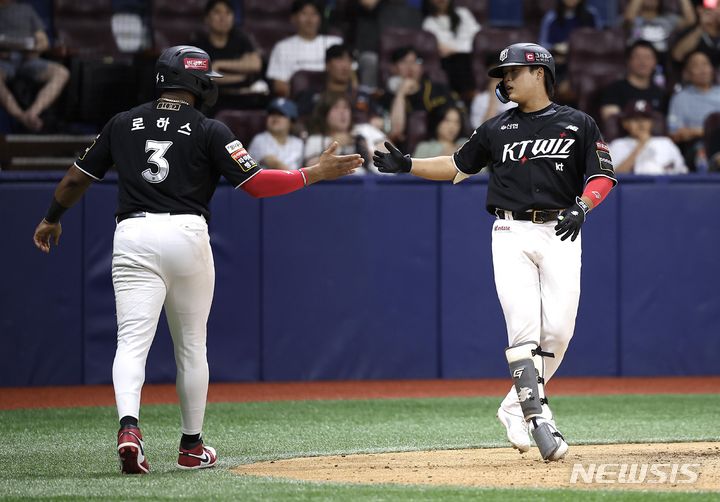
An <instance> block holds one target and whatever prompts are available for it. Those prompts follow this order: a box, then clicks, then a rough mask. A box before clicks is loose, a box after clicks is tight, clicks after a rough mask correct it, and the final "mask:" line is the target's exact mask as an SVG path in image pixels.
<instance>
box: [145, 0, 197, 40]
mask: <svg viewBox="0 0 720 502" xmlns="http://www.w3.org/2000/svg"><path fill="white" fill-rule="evenodd" d="M206 3H207V0H183V1H181V2H179V1H178V0H153V2H152V11H151V24H152V30H153V40H154V43H155V47H156V48H157V49H160V50H162V49H166V48H168V47H172V46H173V45H184V44H190V43H191V42H192V37H193V36H194V35H195V33H197V32H198V31H200V30H201V29H202V27H203V17H204V10H205V4H206Z"/></svg>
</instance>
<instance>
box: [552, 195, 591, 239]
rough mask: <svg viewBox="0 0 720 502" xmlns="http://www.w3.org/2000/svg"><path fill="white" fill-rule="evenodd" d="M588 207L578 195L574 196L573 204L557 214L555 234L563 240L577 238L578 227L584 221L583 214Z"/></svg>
mask: <svg viewBox="0 0 720 502" xmlns="http://www.w3.org/2000/svg"><path fill="white" fill-rule="evenodd" d="M588 211H590V207H589V206H588V205H587V204H586V203H585V201H584V200H582V199H581V198H580V197H575V204H573V205H572V206H571V207H569V208H567V209H566V210H565V211H563V212H562V213H560V215H558V224H557V225H555V230H556V231H555V235H560V236H561V237H560V240H561V241H564V240H565V239H567V238H568V237H570V240H571V241H574V240H575V239H577V236H578V235H579V234H580V227H581V226H582V224H583V223H585V215H586V214H587V212H588Z"/></svg>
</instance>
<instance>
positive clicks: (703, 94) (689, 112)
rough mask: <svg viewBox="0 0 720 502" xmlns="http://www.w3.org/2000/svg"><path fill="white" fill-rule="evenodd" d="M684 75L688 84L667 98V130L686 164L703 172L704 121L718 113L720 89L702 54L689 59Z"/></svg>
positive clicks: (704, 164) (709, 65) (705, 160)
mask: <svg viewBox="0 0 720 502" xmlns="http://www.w3.org/2000/svg"><path fill="white" fill-rule="evenodd" d="M683 75H685V76H686V78H687V85H684V86H683V88H682V89H681V90H680V91H678V92H676V93H675V94H674V95H673V96H672V98H670V109H669V111H668V130H669V131H670V137H671V138H672V139H673V140H674V141H675V143H677V144H678V145H679V146H680V149H681V150H682V151H683V155H684V156H685V161H686V163H687V164H688V165H689V166H691V168H692V169H694V170H698V171H704V170H706V169H707V157H706V153H705V150H704V147H703V143H702V138H703V133H704V130H703V122H704V121H705V118H706V117H707V116H708V115H709V114H711V113H713V112H717V111H720V86H718V85H716V84H715V69H714V68H713V66H712V63H711V62H710V57H709V56H708V55H707V54H706V53H705V52H704V51H700V50H698V51H695V52H693V53H691V54H690V55H689V56H688V58H687V62H686V63H685V70H684V72H683Z"/></svg>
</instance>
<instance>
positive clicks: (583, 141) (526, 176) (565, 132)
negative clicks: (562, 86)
mask: <svg viewBox="0 0 720 502" xmlns="http://www.w3.org/2000/svg"><path fill="white" fill-rule="evenodd" d="M453 161H454V162H455V167H456V168H457V169H458V170H459V171H461V172H463V173H465V174H476V173H478V172H479V171H480V169H482V168H483V167H485V166H488V169H489V171H490V180H489V182H488V195H487V209H488V211H490V213H493V214H494V212H495V209H506V210H510V211H527V210H528V209H564V208H567V207H570V206H572V205H573V204H574V203H575V197H576V196H579V195H581V194H582V191H583V188H584V186H585V182H586V181H587V180H589V179H590V178H594V177H597V176H604V177H606V178H609V179H610V180H612V181H613V184H615V183H617V180H616V179H615V171H614V169H613V164H612V159H611V158H610V153H609V149H608V146H607V144H606V143H605V141H604V140H603V138H602V135H601V134H600V130H599V129H598V127H597V125H596V124H595V121H594V120H593V119H592V118H590V117H589V116H588V115H586V114H584V113H583V112H581V111H578V110H575V109H574V108H570V107H569V106H561V105H557V104H555V103H552V104H550V105H549V106H548V107H547V108H544V109H542V110H540V111H537V112H533V113H523V112H521V111H520V110H519V109H517V108H512V109H510V110H507V111H506V112H504V113H502V114H500V115H498V116H496V117H493V118H492V119H490V120H488V121H487V122H485V123H484V124H482V125H481V126H480V127H478V128H477V129H476V130H475V132H474V133H473V135H472V136H471V137H470V139H469V140H468V141H467V142H466V143H465V144H464V145H463V146H462V147H460V149H459V150H458V151H457V152H455V154H454V155H453Z"/></svg>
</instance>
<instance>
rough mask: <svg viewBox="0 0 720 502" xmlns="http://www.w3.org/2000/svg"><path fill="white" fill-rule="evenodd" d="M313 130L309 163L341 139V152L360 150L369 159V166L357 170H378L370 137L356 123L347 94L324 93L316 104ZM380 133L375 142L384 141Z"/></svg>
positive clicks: (307, 144)
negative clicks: (374, 162) (373, 159)
mask: <svg viewBox="0 0 720 502" xmlns="http://www.w3.org/2000/svg"><path fill="white" fill-rule="evenodd" d="M366 126H369V124H366ZM370 127H371V126H370ZM310 132H311V133H312V134H311V135H310V136H309V137H308V138H307V140H306V141H305V164H306V165H309V164H311V163H313V162H315V161H316V160H317V158H318V157H319V156H320V154H321V153H322V152H323V151H324V149H325V148H327V147H328V146H329V145H330V144H331V143H332V142H333V141H337V142H338V143H339V145H340V146H339V148H338V150H337V151H338V152H346V153H347V152H352V153H359V154H360V155H361V156H362V157H363V159H365V162H364V166H365V170H357V171H356V172H357V174H363V171H364V172H367V170H371V171H372V172H377V170H376V169H375V168H374V167H373V165H372V161H371V157H372V155H371V154H372V150H371V149H370V148H369V146H370V145H369V144H368V141H367V139H366V138H365V136H364V135H363V134H361V131H360V130H359V129H358V127H356V126H353V123H352V109H351V107H350V101H349V100H348V98H347V96H346V95H345V94H334V93H326V94H324V95H323V96H322V98H321V99H320V101H319V102H318V104H317V106H316V107H315V111H314V113H313V119H312V122H311V124H310ZM377 136H378V138H381V139H375V140H374V141H373V143H382V141H383V140H384V135H383V134H382V132H379V131H378V132H377ZM373 146H374V144H373ZM323 147H324V148H323ZM338 155H340V154H338Z"/></svg>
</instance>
